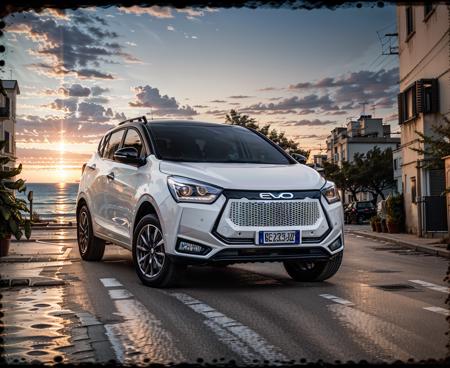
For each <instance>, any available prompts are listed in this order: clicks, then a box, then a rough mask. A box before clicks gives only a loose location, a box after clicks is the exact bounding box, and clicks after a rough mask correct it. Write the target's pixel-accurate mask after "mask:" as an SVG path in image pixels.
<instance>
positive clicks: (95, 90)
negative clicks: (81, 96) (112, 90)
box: [91, 86, 109, 96]
mask: <svg viewBox="0 0 450 368" xmlns="http://www.w3.org/2000/svg"><path fill="white" fill-rule="evenodd" d="M105 92H109V88H103V87H100V86H93V87H91V93H92V96H100V95H102V94H104V93H105Z"/></svg>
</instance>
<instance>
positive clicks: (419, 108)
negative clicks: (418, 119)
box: [416, 80, 425, 114]
mask: <svg viewBox="0 0 450 368" xmlns="http://www.w3.org/2000/svg"><path fill="white" fill-rule="evenodd" d="M424 102H425V101H424V94H423V80H418V81H416V114H420V113H422V112H425V111H424Z"/></svg>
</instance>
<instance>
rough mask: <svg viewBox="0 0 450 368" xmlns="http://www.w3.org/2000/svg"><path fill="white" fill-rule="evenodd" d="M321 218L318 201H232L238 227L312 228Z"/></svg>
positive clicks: (231, 204) (232, 211)
mask: <svg viewBox="0 0 450 368" xmlns="http://www.w3.org/2000/svg"><path fill="white" fill-rule="evenodd" d="M319 218H320V210H319V203H318V201H310V200H309V201H271V202H264V201H231V203H230V220H231V222H233V223H234V224H235V225H237V226H312V225H315V224H316V222H317V220H319Z"/></svg>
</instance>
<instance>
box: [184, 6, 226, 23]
mask: <svg viewBox="0 0 450 368" xmlns="http://www.w3.org/2000/svg"><path fill="white" fill-rule="evenodd" d="M217 11H219V10H218V9H214V8H208V7H206V8H201V9H200V8H184V9H177V12H178V13H184V14H186V18H187V19H189V20H197V18H198V17H203V16H204V15H205V13H213V12H217Z"/></svg>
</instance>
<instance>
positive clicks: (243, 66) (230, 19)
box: [1, 6, 398, 182]
mask: <svg viewBox="0 0 450 368" xmlns="http://www.w3.org/2000/svg"><path fill="white" fill-rule="evenodd" d="M6 22H7V32H6V39H7V42H6V44H7V53H6V56H5V60H6V67H5V69H4V71H3V73H2V75H1V77H2V79H10V77H11V74H12V78H13V79H17V80H18V81H19V86H20V90H21V94H20V96H19V98H18V105H17V106H18V107H17V114H18V118H17V137H16V138H17V147H18V161H19V162H23V164H24V171H23V175H22V176H23V177H25V178H26V179H27V181H28V182H61V181H65V182H75V181H77V180H78V179H79V176H80V174H81V165H82V163H83V162H85V160H86V159H87V158H88V157H89V156H90V155H91V154H92V152H93V151H94V150H95V147H96V145H97V143H98V141H99V139H100V137H101V135H102V134H103V133H104V132H106V131H107V130H108V129H110V128H111V127H112V126H114V125H116V124H117V123H118V122H119V121H120V120H121V119H123V118H125V117H127V118H130V117H134V116H139V115H143V114H147V115H149V116H150V108H151V110H152V113H153V117H154V118H181V119H195V120H203V121H216V122H223V121H224V118H225V114H226V113H227V112H228V111H229V110H230V109H232V108H234V109H236V110H238V111H239V112H241V113H245V114H248V115H250V116H252V117H254V118H256V119H257V120H258V121H259V122H260V123H261V124H263V123H267V122H270V123H272V124H273V126H274V127H275V128H277V129H281V130H284V131H285V132H286V133H287V134H288V135H289V136H291V137H292V138H294V139H296V140H298V141H299V142H300V145H301V146H302V148H305V149H312V153H313V154H314V153H318V152H319V150H320V148H322V149H323V151H322V152H323V153H325V148H326V145H325V138H326V136H327V135H328V134H329V132H330V130H331V129H333V128H334V127H336V126H342V125H344V124H345V123H346V121H347V120H348V118H350V117H354V118H355V117H358V116H359V115H360V113H361V111H362V106H361V104H360V103H361V102H364V101H366V102H367V103H368V104H367V105H366V113H373V111H372V110H371V105H374V104H375V105H376V106H375V115H376V116H377V117H384V118H385V119H386V121H387V122H389V123H391V124H393V126H392V130H394V131H395V130H398V126H397V119H396V109H397V108H396V94H397V90H398V84H397V81H398V58H397V57H396V56H382V55H381V44H380V41H379V39H378V36H377V31H378V32H379V33H380V34H381V35H383V34H385V33H389V32H395V6H385V7H384V8H370V7H367V6H366V7H363V8H361V9H357V8H345V9H339V10H335V11H332V10H327V9H321V10H312V11H306V10H297V11H294V10H288V9H257V10H251V9H228V10H226V9H203V10H200V9H185V10H176V9H171V8H158V7H153V8H139V7H133V8H116V7H110V8H106V9H103V8H92V9H85V10H77V11H67V12H65V14H62V13H57V12H55V11H46V12H43V13H40V14H36V13H31V12H30V13H21V14H14V15H12V16H9V17H8V18H7V19H6Z"/></svg>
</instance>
